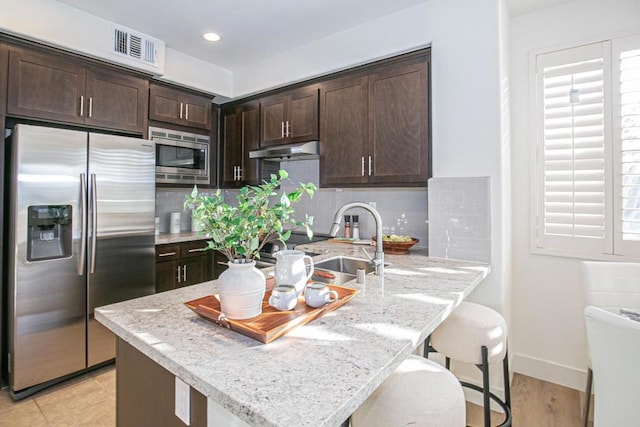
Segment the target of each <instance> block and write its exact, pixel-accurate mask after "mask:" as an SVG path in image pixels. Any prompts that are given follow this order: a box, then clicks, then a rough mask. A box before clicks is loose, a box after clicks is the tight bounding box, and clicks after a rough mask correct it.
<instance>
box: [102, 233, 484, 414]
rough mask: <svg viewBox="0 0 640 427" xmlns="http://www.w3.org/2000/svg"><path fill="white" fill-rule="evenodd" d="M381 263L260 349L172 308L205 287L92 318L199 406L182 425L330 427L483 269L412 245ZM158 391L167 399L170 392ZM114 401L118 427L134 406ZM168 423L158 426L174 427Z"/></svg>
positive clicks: (122, 362)
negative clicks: (323, 310) (343, 298)
mask: <svg viewBox="0 0 640 427" xmlns="http://www.w3.org/2000/svg"><path fill="white" fill-rule="evenodd" d="M299 248H300V249H302V250H309V251H313V252H316V253H322V255H319V256H317V257H315V258H314V259H316V260H321V259H325V258H329V257H331V256H334V255H346V256H355V257H359V258H362V257H363V253H362V250H361V248H360V247H356V246H354V245H346V244H340V243H329V242H322V243H314V244H309V245H304V246H303V247H299ZM386 261H387V262H389V263H391V265H390V266H388V267H387V268H386V269H385V274H384V279H382V278H380V277H377V276H375V275H372V274H369V275H367V276H366V281H365V284H363V285H360V284H356V283H355V281H353V282H348V283H347V284H345V285H344V286H352V287H354V288H358V289H360V292H359V293H358V294H357V295H356V296H355V298H354V299H353V300H352V301H350V302H349V303H348V304H347V305H345V306H343V307H341V308H339V309H338V310H336V311H334V312H331V313H328V314H327V315H325V316H323V317H321V318H319V319H316V320H314V321H313V322H311V323H309V324H308V325H305V326H301V327H299V328H297V329H295V330H293V331H291V332H290V333H289V334H287V335H286V336H284V337H282V338H279V339H277V340H276V341H274V342H272V343H270V344H261V343H260V342H258V341H255V340H253V339H251V338H249V337H246V336H244V335H241V334H239V333H237V332H233V331H231V330H228V329H225V328H223V327H221V326H219V325H217V324H214V323H212V322H210V321H208V320H206V319H203V318H200V317H199V316H197V315H196V314H195V313H194V312H193V311H191V310H190V309H188V308H187V307H186V306H184V304H183V303H184V302H186V301H190V300H193V299H196V298H199V297H202V296H205V295H210V294H213V293H216V281H211V282H205V283H201V284H198V285H193V286H189V287H185V288H180V289H176V290H174V291H169V292H163V293H160V294H156V295H151V296H147V297H144V298H138V299H135V300H131V301H126V302H122V303H118V304H113V305H110V306H106V307H102V308H100V309H97V310H96V318H97V319H98V320H99V321H100V322H102V323H103V324H104V325H105V326H107V327H108V328H109V329H110V330H112V331H113V332H114V333H115V334H116V335H117V336H118V348H119V350H120V349H122V350H126V353H127V354H129V353H131V351H133V352H135V353H138V352H139V354H140V356H141V357H142V358H144V359H145V360H149V361H150V362H151V363H153V364H157V366H158V369H161V370H162V371H163V372H167V373H168V374H169V375H170V376H171V378H173V376H175V377H176V378H178V379H179V380H180V381H178V382H184V383H186V385H188V386H189V387H190V389H191V395H192V396H194V393H195V396H196V400H197V401H198V402H199V403H198V405H199V406H200V409H201V410H200V412H201V413H202V411H204V421H202V416H196V417H195V418H198V421H197V422H195V423H194V419H193V416H192V420H191V421H192V422H191V425H198V422H202V423H203V424H202V425H207V421H206V418H207V416H208V417H209V421H210V422H211V421H212V420H211V418H212V417H216V419H218V420H219V419H221V418H220V417H226V416H228V417H227V418H223V419H225V420H228V421H227V422H225V423H226V424H229V425H230V423H232V421H229V420H235V421H233V422H236V424H234V425H245V424H244V423H246V424H248V425H260V426H338V425H340V424H341V423H343V422H344V421H345V420H346V419H348V417H349V416H350V414H351V413H353V411H354V410H355V409H356V408H357V407H358V406H359V405H360V404H361V403H362V402H363V401H364V400H365V399H366V398H367V397H368V396H369V395H370V394H371V393H372V392H373V390H375V389H376V387H377V386H378V385H379V384H380V383H382V381H383V380H384V379H385V378H386V377H387V376H388V375H389V374H390V373H391V372H392V371H393V370H394V369H395V368H396V367H397V366H398V365H399V364H400V363H401V362H402V361H403V360H404V359H405V358H406V357H407V356H408V355H409V354H410V353H411V352H413V351H414V350H415V349H416V347H417V346H419V345H420V344H421V343H422V342H423V340H424V339H425V338H426V337H427V336H428V335H429V334H430V333H431V332H432V331H433V330H434V329H435V328H436V326H438V325H439V324H440V323H441V322H442V320H443V319H444V318H445V317H446V316H447V315H448V314H449V313H450V312H451V310H452V309H453V308H455V306H457V305H458V304H459V303H460V302H461V301H462V300H463V299H464V298H465V297H466V296H467V295H468V294H469V293H470V292H471V291H472V290H473V289H474V288H475V287H476V286H478V284H480V283H481V282H482V280H483V279H484V278H485V277H486V275H487V274H488V272H489V270H490V267H489V266H487V265H485V264H476V263H470V262H463V261H452V260H443V259H435V258H429V257H427V256H426V252H422V251H420V250H414V251H412V252H411V254H410V255H395V256H394V255H388V256H387V257H386ZM269 272H270V270H269V269H267V270H265V273H266V274H267V275H269ZM120 355H121V353H120V351H119V353H118V357H119V359H118V363H117V375H118V392H120V390H121V385H123V384H125V383H127V380H128V379H127V378H126V377H125V375H129V374H131V375H137V374H138V371H139V369H138V370H133V369H131V367H129V369H127V365H126V363H127V360H129V359H128V358H125V357H122V358H120ZM136 357H137V356H136ZM147 358H148V359H147ZM165 394H167V393H165ZM168 394H169V395H170V396H169V397H168V398H167V397H166V396H165V398H166V402H169V404H171V403H173V396H174V395H173V389H171V390H169V392H168ZM192 399H193V397H192ZM124 400H125V397H123V396H120V395H118V402H117V405H118V422H119V425H124V423H122V424H121V416H124V415H125V413H127V412H131V410H135V409H136V408H135V403H132V402H126V401H124ZM132 405H134V407H133V408H132ZM124 406H128V408H127V409H126V410H125V408H124ZM203 406H204V407H205V408H206V409H202V407H203ZM143 408H144V407H143V406H141V407H139V408H138V410H139V411H144V409H143ZM165 409H166V408H165ZM191 410H192V411H194V405H193V402H192V405H191ZM169 412H170V413H173V412H174V408H172V407H171V408H169ZM231 414H233V415H231ZM139 415H140V416H141V417H142V418H144V415H145V414H139ZM236 417H237V418H236ZM174 418H175V420H178V418H177V417H175V416H174ZM175 420H174V421H175ZM167 421H169V420H167ZM179 423H181V421H179ZM179 423H178V424H176V423H173V421H172V423H168V422H167V423H165V425H185V424H179ZM210 425H213V424H210Z"/></svg>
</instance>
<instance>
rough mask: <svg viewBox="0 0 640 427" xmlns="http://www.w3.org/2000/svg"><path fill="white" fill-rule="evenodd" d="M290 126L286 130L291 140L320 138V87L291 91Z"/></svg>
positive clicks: (288, 118)
mask: <svg viewBox="0 0 640 427" xmlns="http://www.w3.org/2000/svg"><path fill="white" fill-rule="evenodd" d="M286 121H288V126H289V128H288V129H286V130H285V132H286V133H287V138H288V140H289V142H306V141H313V140H317V139H318V88H317V87H316V86H312V87H308V88H301V89H297V90H295V91H292V92H289V111H288V117H287V120H286Z"/></svg>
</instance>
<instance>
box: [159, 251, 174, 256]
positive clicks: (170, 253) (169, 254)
mask: <svg viewBox="0 0 640 427" xmlns="http://www.w3.org/2000/svg"><path fill="white" fill-rule="evenodd" d="M175 254H176V253H175V252H164V253H161V254H158V256H171V255H175Z"/></svg>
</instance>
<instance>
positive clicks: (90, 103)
mask: <svg viewBox="0 0 640 427" xmlns="http://www.w3.org/2000/svg"><path fill="white" fill-rule="evenodd" d="M91 116H93V96H90V97H89V117H91Z"/></svg>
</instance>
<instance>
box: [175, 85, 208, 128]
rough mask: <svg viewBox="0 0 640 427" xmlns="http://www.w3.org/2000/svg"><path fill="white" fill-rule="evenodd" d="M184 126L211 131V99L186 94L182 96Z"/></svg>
mask: <svg viewBox="0 0 640 427" xmlns="http://www.w3.org/2000/svg"><path fill="white" fill-rule="evenodd" d="M182 102H183V104H184V106H183V109H184V111H183V117H184V124H185V125H186V126H189V127H194V128H201V129H207V130H208V129H211V98H206V97H203V96H198V95H193V94H190V93H185V94H183V95H182Z"/></svg>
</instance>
